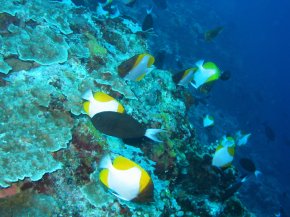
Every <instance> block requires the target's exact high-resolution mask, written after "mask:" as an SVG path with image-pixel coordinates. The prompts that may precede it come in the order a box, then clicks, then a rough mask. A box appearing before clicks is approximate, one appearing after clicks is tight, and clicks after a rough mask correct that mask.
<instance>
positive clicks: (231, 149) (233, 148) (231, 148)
mask: <svg viewBox="0 0 290 217" xmlns="http://www.w3.org/2000/svg"><path fill="white" fill-rule="evenodd" d="M228 152H229V154H230V155H231V156H234V155H235V146H234V145H233V146H230V147H228Z"/></svg>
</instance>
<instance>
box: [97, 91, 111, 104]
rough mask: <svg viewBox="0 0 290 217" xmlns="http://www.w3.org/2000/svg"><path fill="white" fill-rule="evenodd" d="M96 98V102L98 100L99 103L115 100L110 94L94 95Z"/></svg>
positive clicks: (98, 93) (100, 93)
mask: <svg viewBox="0 0 290 217" xmlns="http://www.w3.org/2000/svg"><path fill="white" fill-rule="evenodd" d="M94 98H95V100H97V101H99V102H109V101H112V100H115V99H114V98H113V97H111V96H109V95H108V94H106V93H103V92H96V93H94Z"/></svg>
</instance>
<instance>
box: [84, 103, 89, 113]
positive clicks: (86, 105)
mask: <svg viewBox="0 0 290 217" xmlns="http://www.w3.org/2000/svg"><path fill="white" fill-rule="evenodd" d="M83 108H84V111H85V112H86V113H87V114H89V110H90V102H89V101H86V102H84V103H83Z"/></svg>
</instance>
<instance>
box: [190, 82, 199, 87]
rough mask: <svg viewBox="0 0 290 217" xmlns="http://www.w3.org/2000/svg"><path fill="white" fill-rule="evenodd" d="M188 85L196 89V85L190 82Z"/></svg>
mask: <svg viewBox="0 0 290 217" xmlns="http://www.w3.org/2000/svg"><path fill="white" fill-rule="evenodd" d="M190 85H191V86H193V88H195V89H197V88H198V86H197V85H196V84H194V83H193V82H190Z"/></svg>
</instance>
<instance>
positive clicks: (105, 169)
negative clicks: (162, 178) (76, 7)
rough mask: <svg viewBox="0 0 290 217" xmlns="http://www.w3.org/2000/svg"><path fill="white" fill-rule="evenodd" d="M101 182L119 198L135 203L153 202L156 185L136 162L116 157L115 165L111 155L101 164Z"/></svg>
mask: <svg viewBox="0 0 290 217" xmlns="http://www.w3.org/2000/svg"><path fill="white" fill-rule="evenodd" d="M99 167H100V168H102V171H101V172H100V175H99V179H100V181H101V182H102V183H103V184H104V185H105V186H106V187H107V188H108V189H109V190H110V191H111V193H112V194H114V195H115V196H117V197H118V198H120V199H122V200H126V201H134V202H151V201H153V197H154V192H153V190H154V185H153V182H152V180H151V178H150V176H149V174H148V173H147V172H146V171H145V170H144V169H143V168H142V167H140V166H139V165H138V164H136V163H135V162H133V161H131V160H129V159H127V158H125V157H122V156H117V157H115V159H114V161H113V163H112V161H111V158H110V156H109V155H107V156H105V157H104V158H103V159H102V160H101V162H100V166H99Z"/></svg>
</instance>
